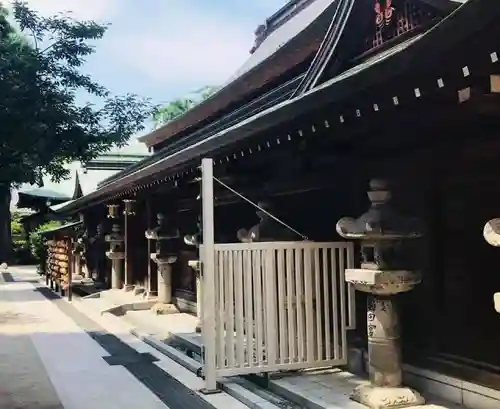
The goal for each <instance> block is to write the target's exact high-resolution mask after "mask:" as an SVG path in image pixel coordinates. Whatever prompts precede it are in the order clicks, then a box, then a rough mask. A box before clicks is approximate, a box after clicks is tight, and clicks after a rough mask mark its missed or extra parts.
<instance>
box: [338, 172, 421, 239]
mask: <svg viewBox="0 0 500 409" xmlns="http://www.w3.org/2000/svg"><path fill="white" fill-rule="evenodd" d="M368 198H369V199H370V202H371V206H370V209H368V211H367V212H366V213H364V214H363V215H361V216H360V217H359V218H357V219H353V218H350V217H344V218H342V219H340V220H339V221H338V222H337V226H336V229H337V233H338V234H339V235H340V236H342V237H344V238H347V239H361V240H391V239H392V240H397V239H405V238H408V239H409V238H418V237H421V236H422V231H421V229H420V226H419V223H418V221H417V220H416V219H414V218H407V217H404V216H401V215H399V214H397V213H396V212H395V211H394V210H393V209H392V207H391V206H390V203H389V202H390V200H391V190H390V187H389V183H388V182H387V181H384V180H381V179H373V180H371V181H370V190H369V191H368Z"/></svg>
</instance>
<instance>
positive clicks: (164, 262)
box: [151, 253, 180, 315]
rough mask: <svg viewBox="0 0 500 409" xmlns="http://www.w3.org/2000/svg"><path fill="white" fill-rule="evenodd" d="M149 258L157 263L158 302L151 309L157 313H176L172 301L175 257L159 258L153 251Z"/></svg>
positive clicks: (176, 309)
mask: <svg viewBox="0 0 500 409" xmlns="http://www.w3.org/2000/svg"><path fill="white" fill-rule="evenodd" d="M151 259H152V260H153V261H154V262H155V263H156V264H157V265H158V302H157V303H156V304H155V305H153V307H151V311H152V312H153V313H155V314H157V315H167V314H178V313H179V312H180V311H179V309H178V308H177V307H176V306H175V305H174V304H173V303H172V263H175V261H176V260H177V257H168V258H159V257H158V256H157V255H156V254H155V253H153V254H151Z"/></svg>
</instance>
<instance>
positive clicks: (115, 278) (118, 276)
mask: <svg viewBox="0 0 500 409" xmlns="http://www.w3.org/2000/svg"><path fill="white" fill-rule="evenodd" d="M106 257H107V258H109V259H110V260H111V288H112V289H113V290H119V289H121V288H122V286H123V281H122V276H123V262H122V260H124V259H125V253H121V252H116V253H115V252H112V251H107V252H106Z"/></svg>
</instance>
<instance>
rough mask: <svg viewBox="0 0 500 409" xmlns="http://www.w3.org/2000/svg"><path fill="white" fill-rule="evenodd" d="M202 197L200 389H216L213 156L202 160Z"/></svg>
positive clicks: (205, 391)
mask: <svg viewBox="0 0 500 409" xmlns="http://www.w3.org/2000/svg"><path fill="white" fill-rule="evenodd" d="M201 185H202V187H201V199H202V219H203V220H202V221H203V252H202V254H200V256H201V260H202V263H201V266H202V267H201V276H202V284H201V285H202V287H203V291H202V295H203V311H202V337H203V355H204V356H203V369H204V375H205V389H203V391H202V392H203V393H215V392H218V390H217V379H216V362H215V359H216V358H215V348H216V344H215V337H216V331H215V268H214V262H215V260H214V252H215V248H214V247H215V243H214V242H215V240H214V179H213V160H212V159H202V160H201Z"/></svg>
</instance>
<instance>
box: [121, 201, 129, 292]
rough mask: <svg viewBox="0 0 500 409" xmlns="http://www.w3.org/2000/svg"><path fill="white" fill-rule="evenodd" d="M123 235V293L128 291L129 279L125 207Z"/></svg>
mask: <svg viewBox="0 0 500 409" xmlns="http://www.w3.org/2000/svg"><path fill="white" fill-rule="evenodd" d="M124 213H125V234H124V235H123V238H124V240H125V242H124V243H123V244H124V247H125V248H124V250H125V261H124V269H125V274H124V277H123V278H124V281H125V283H124V285H123V289H124V290H125V291H128V289H129V285H130V283H129V277H128V213H127V207H126V206H125V212H124Z"/></svg>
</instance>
